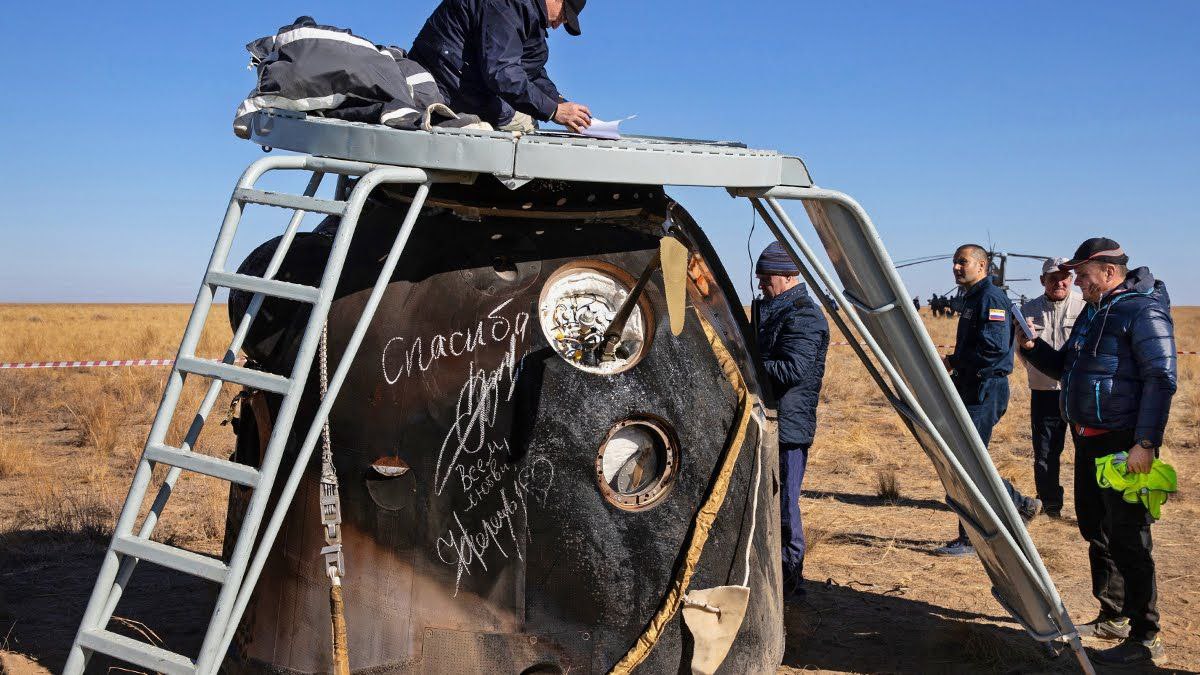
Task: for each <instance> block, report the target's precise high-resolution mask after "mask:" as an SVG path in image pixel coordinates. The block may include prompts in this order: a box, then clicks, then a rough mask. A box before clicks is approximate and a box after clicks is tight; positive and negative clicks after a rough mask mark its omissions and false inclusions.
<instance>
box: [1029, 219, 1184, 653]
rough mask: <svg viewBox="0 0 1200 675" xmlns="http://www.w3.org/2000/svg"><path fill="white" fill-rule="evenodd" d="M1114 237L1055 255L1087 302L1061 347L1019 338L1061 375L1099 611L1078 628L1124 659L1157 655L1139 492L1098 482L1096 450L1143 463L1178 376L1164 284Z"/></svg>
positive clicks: (1158, 440)
mask: <svg viewBox="0 0 1200 675" xmlns="http://www.w3.org/2000/svg"><path fill="white" fill-rule="evenodd" d="M1128 262H1129V256H1127V255H1126V254H1125V252H1124V251H1123V250H1121V245H1120V244H1118V243H1117V242H1115V241H1113V240H1112V239H1108V238H1105V237H1096V238H1093V239H1088V240H1087V241H1085V242H1083V244H1081V245H1080V246H1079V249H1078V250H1076V251H1075V255H1074V256H1073V257H1072V258H1071V260H1069V261H1067V262H1066V263H1063V264H1062V265H1060V268H1062V269H1073V270H1074V271H1075V285H1076V286H1079V290H1080V291H1082V293H1083V299H1084V300H1085V301H1086V302H1087V308H1086V309H1085V310H1084V311H1083V313H1082V314H1080V315H1079V318H1078V319H1077V320H1076V321H1075V326H1074V328H1073V329H1072V330H1071V334H1070V337H1068V338H1067V342H1066V344H1065V345H1063V346H1062V348H1060V349H1055V348H1054V347H1052V346H1051V345H1050V344H1049V343H1048V342H1046V341H1045V340H1043V339H1042V338H1040V337H1039V338H1038V339H1036V340H1029V341H1024V342H1023V343H1022V344H1021V349H1022V350H1024V354H1025V357H1026V359H1027V360H1028V361H1029V363H1031V364H1033V365H1034V366H1035V367H1036V368H1038V369H1039V370H1041V371H1042V372H1044V373H1046V374H1047V375H1049V376H1051V377H1054V378H1056V379H1058V380H1059V382H1061V383H1062V388H1061V390H1060V392H1059V400H1058V402H1059V409H1060V411H1061V412H1062V414H1063V417H1064V418H1065V419H1066V420H1067V423H1068V424H1070V425H1071V433H1072V438H1073V440H1074V441H1075V515H1076V517H1077V519H1078V521H1079V532H1080V534H1082V535H1083V538H1084V539H1086V540H1087V542H1088V562H1089V563H1090V565H1091V572H1092V594H1093V595H1095V596H1096V599H1097V600H1099V601H1100V615H1099V616H1097V617H1096V618H1095V619H1094V620H1092V621H1089V622H1088V623H1086V624H1083V625H1081V626H1079V632H1080V634H1082V635H1089V636H1092V637H1099V638H1105V639H1123V640H1124V641H1123V642H1122V643H1121V644H1120V645H1118V646H1116V647H1113V648H1112V649H1108V650H1105V651H1102V652H1100V653H1098V654H1096V655H1095V658H1096V660H1097V661H1101V662H1104V663H1115V664H1130V663H1138V662H1145V661H1151V660H1154V659H1158V658H1161V657H1162V656H1163V651H1164V650H1163V644H1162V639H1161V638H1160V637H1159V635H1158V633H1159V617H1158V609H1157V606H1156V605H1157V602H1156V601H1157V596H1158V589H1157V586H1156V583H1155V579H1154V558H1153V556H1152V555H1151V550H1152V547H1153V543H1152V541H1151V538H1150V525H1151V523H1153V522H1154V519H1153V518H1152V517H1151V516H1150V513H1149V512H1148V511H1147V510H1146V507H1145V506H1143V505H1142V504H1141V502H1135V503H1132V504H1130V503H1128V502H1126V501H1125V500H1124V499H1123V497H1122V493H1121V492H1118V491H1117V490H1113V489H1109V488H1101V487H1100V486H1099V484H1098V483H1097V480H1096V463H1095V460H1096V459H1098V458H1100V457H1105V456H1107V455H1110V454H1113V453H1119V452H1123V453H1127V454H1128V459H1127V461H1126V467H1127V468H1128V470H1129V471H1130V472H1133V473H1147V472H1149V471H1150V467H1151V464H1152V463H1153V462H1154V458H1155V456H1157V455H1158V449H1159V447H1160V446H1161V445H1162V441H1163V433H1164V431H1165V429H1166V426H1167V416H1168V415H1169V413H1170V410H1171V398H1172V396H1173V395H1174V394H1175V387H1176V381H1177V373H1176V356H1175V326H1174V324H1173V323H1172V321H1171V301H1170V298H1169V297H1168V296H1167V287H1166V286H1165V285H1164V284H1163V282H1161V281H1157V280H1155V278H1154V275H1152V274H1151V273H1150V270H1149V269H1148V268H1146V267H1139V268H1137V269H1134V270H1130V269H1129V268H1128V266H1127V264H1128Z"/></svg>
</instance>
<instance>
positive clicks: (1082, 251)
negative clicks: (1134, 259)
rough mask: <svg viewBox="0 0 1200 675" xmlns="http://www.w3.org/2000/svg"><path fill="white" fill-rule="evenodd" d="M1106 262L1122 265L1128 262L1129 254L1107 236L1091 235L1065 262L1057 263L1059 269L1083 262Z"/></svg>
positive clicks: (1076, 265)
mask: <svg viewBox="0 0 1200 675" xmlns="http://www.w3.org/2000/svg"><path fill="white" fill-rule="evenodd" d="M1092 261H1096V262H1106V263H1112V264H1114V265H1124V264H1125V263H1127V262H1129V256H1127V255H1125V251H1124V249H1122V248H1121V245H1120V244H1118V243H1117V242H1116V241H1113V240H1112V239H1109V238H1108V237H1092V238H1091V239H1088V240H1087V241H1085V242H1083V243H1082V244H1080V245H1079V248H1077V249H1075V255H1073V256H1071V259H1070V260H1068V261H1067V262H1065V263H1063V264H1061V265H1059V268H1060V269H1064V270H1066V269H1072V268H1075V267H1079V266H1080V265H1082V264H1083V263H1085V262H1092Z"/></svg>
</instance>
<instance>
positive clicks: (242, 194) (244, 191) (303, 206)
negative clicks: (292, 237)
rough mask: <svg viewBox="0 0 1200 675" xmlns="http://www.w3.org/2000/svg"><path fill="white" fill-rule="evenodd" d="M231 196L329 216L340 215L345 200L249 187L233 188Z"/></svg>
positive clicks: (240, 199) (344, 208) (241, 199)
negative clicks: (339, 200)
mask: <svg viewBox="0 0 1200 675" xmlns="http://www.w3.org/2000/svg"><path fill="white" fill-rule="evenodd" d="M233 198H234V199H236V200H238V201H240V202H242V203H249V204H264V205H266V206H278V207H281V208H285V209H297V210H299V211H308V212H310V213H328V214H329V215H331V216H340V215H342V214H343V213H345V212H346V202H338V201H333V200H329V199H317V198H316V197H304V196H302V195H289V194H286V193H283V192H267V191H265V190H254V189H251V188H238V189H236V190H234V191H233Z"/></svg>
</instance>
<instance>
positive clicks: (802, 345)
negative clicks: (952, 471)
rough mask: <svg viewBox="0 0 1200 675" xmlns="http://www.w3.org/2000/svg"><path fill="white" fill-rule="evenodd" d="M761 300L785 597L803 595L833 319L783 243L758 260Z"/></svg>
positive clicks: (758, 309)
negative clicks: (807, 497)
mask: <svg viewBox="0 0 1200 675" xmlns="http://www.w3.org/2000/svg"><path fill="white" fill-rule="evenodd" d="M754 271H755V274H756V275H757V276H758V287H759V288H760V289H761V290H762V293H763V298H762V300H759V301H756V303H755V308H754V309H755V325H756V327H757V331H758V353H759V357H760V358H761V359H762V365H763V370H765V371H766V373H767V376H768V378H769V379H770V382H771V393H772V394H774V396H775V399H776V401H777V406H778V408H777V409H778V414H779V497H780V509H779V511H780V520H781V525H782V530H783V532H782V534H783V536H782V537H781V539H782V543H783V597H784V599H785V600H797V599H800V598H802V597H803V596H804V587H803V584H804V548H805V544H804V524H803V523H802V522H801V520H800V484H801V482H802V481H803V480H804V469H805V466H806V465H807V464H808V449H809V447H811V446H812V442H813V436H814V435H815V434H816V431H817V398H818V395H819V394H820V392H821V379H822V378H823V377H824V376H825V352H826V351H827V350H828V348H829V324H828V323H826V321H825V315H824V314H822V313H821V308H820V307H818V306H817V304H816V303H814V302H813V300H812V298H810V297H809V296H808V291H807V289H806V288H805V286H804V284H803V283H801V282H800V280H799V279H798V275H799V274H800V271H799V270H798V269H797V268H796V263H795V262H793V261H792V258H791V256H789V255H788V253H787V251H786V250H785V249H784V248H783V246H781V245H780V244H779V242H774V243H772V244H771V245H770V246H768V247H767V248H766V249H765V250H764V251H763V252H762V255H760V256H759V258H758V263H757V264H756V265H755V269H754Z"/></svg>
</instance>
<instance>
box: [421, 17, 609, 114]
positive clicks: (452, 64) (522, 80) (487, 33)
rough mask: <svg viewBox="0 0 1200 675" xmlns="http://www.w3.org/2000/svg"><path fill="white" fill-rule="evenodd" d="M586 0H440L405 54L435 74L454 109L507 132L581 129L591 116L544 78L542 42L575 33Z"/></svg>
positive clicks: (545, 48)
mask: <svg viewBox="0 0 1200 675" xmlns="http://www.w3.org/2000/svg"><path fill="white" fill-rule="evenodd" d="M586 1H587V0H442V4H440V5H438V7H437V9H435V10H434V12H433V14H432V15H431V16H430V17H429V19H428V20H427V21H426V22H425V26H424V27H423V28H421V32H420V33H419V34H417V39H416V40H415V41H413V46H412V49H411V50H410V51H409V54H408V55H409V58H411V59H413V60H414V61H416V62H417V63H419V64H421V65H422V66H424V67H425V69H426V70H428V71H429V72H430V73H431V74H432V75H433V77H434V80H436V81H437V84H438V87H439V88H440V89H441V91H442V96H443V98H445V99H446V103H447V104H448V105H449V106H450V107H451V108H453V109H454V111H455V112H460V113H471V114H474V115H478V116H479V118H480V119H482V120H483V121H485V122H488V123H490V124H491V125H492V126H494V127H496V128H498V129H501V130H505V131H532V130H533V129H534V128H535V124H534V121H533V120H541V121H544V122H545V121H554V122H558V123H559V124H561V125H563V126H565V127H567V128H569V129H570V130H572V131H576V132H578V131H580V130H582V129H584V128H586V127H587V126H589V125H590V124H591V121H592V116H591V112H590V111H589V110H588V108H587V106H584V105H580V104H578V103H571V102H568V101H567V100H566V99H564V98H563V96H562V95H561V94H560V93H559V92H558V87H556V86H555V85H554V82H552V81H551V80H550V76H549V75H547V74H546V61H547V60H548V59H549V57H550V49H549V47H548V46H547V44H546V37H547V35H548V31H549V30H553V29H555V28H558V27H559V26H564V25H565V26H566V27H567V32H568V33H570V34H571V35H579V34H580V30H579V12H580V11H582V10H583V5H584V3H585V2H586Z"/></svg>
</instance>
